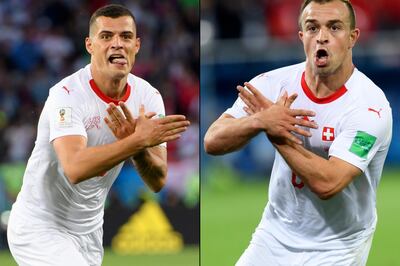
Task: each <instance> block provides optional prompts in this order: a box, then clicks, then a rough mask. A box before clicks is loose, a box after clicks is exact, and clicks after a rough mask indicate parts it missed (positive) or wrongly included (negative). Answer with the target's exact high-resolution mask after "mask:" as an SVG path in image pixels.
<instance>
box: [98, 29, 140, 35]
mask: <svg viewBox="0 0 400 266" xmlns="http://www.w3.org/2000/svg"><path fill="white" fill-rule="evenodd" d="M99 34H114V32H112V31H108V30H102V31H100V32H99ZM120 34H132V35H133V31H123V32H121V33H120Z"/></svg>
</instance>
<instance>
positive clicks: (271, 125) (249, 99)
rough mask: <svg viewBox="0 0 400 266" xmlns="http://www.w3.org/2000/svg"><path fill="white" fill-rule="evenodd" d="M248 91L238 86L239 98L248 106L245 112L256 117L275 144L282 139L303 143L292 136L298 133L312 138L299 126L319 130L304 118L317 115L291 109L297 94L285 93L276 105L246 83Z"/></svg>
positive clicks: (308, 111)
mask: <svg viewBox="0 0 400 266" xmlns="http://www.w3.org/2000/svg"><path fill="white" fill-rule="evenodd" d="M244 85H245V86H246V87H247V88H248V90H249V91H248V90H246V89H245V88H244V87H242V86H237V89H238V91H239V97H240V98H241V99H242V100H243V102H244V103H245V104H246V106H245V107H244V111H245V112H246V113H247V114H248V115H254V117H255V118H256V120H257V121H258V122H259V125H258V126H259V127H260V128H262V129H263V130H264V131H265V132H266V133H267V135H268V137H269V139H270V140H271V141H273V142H280V141H282V139H288V140H290V141H293V142H295V143H298V144H302V141H301V140H300V139H299V138H297V137H296V136H294V135H293V134H291V132H296V133H297V134H299V135H302V136H305V137H310V136H311V133H310V132H309V131H306V130H304V129H302V128H300V127H298V126H303V127H308V128H318V126H317V124H316V123H314V122H310V121H307V120H304V119H302V118H298V117H302V116H315V113H314V112H313V111H310V110H304V109H290V106H291V105H292V103H293V102H294V101H295V100H296V98H297V94H292V95H290V96H288V94H287V92H286V91H285V92H284V93H283V95H282V96H281V97H280V98H279V99H278V101H277V102H276V103H273V102H272V101H270V100H268V99H267V98H266V97H264V95H263V94H261V93H260V92H259V91H258V90H257V89H256V88H255V87H254V86H253V85H251V84H250V83H248V82H245V83H244Z"/></svg>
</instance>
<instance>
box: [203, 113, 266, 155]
mask: <svg viewBox="0 0 400 266" xmlns="http://www.w3.org/2000/svg"><path fill="white" fill-rule="evenodd" d="M259 132H260V128H257V127H256V123H255V121H254V118H253V117H252V116H248V117H243V118H239V119H236V118H232V117H228V116H227V115H225V116H221V118H219V119H218V120H217V121H215V122H214V123H213V124H212V125H211V126H210V128H209V129H208V131H207V133H206V135H205V137H204V149H205V151H206V152H207V153H209V154H212V155H221V154H226V153H229V152H233V151H236V150H238V149H240V148H242V147H243V146H244V145H246V144H247V143H248V142H249V141H250V139H251V138H253V137H254V136H256V135H257V134H258V133H259Z"/></svg>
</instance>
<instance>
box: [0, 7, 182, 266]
mask: <svg viewBox="0 0 400 266" xmlns="http://www.w3.org/2000/svg"><path fill="white" fill-rule="evenodd" d="M139 48H140V39H139V38H138V37H137V35H136V24H135V18H134V16H133V15H132V13H131V12H130V11H129V10H128V9H126V8H125V7H123V6H119V5H109V6H105V7H102V8H100V9H98V10H97V11H96V12H95V13H94V14H93V15H92V17H91V19H90V29H89V37H87V38H86V49H87V51H88V52H89V54H90V55H91V63H90V64H89V65H87V66H86V67H85V68H83V69H81V70H79V71H77V72H76V73H74V74H72V75H71V76H68V77H66V78H65V79H63V80H61V81H60V82H59V83H57V84H56V85H55V86H54V87H52V88H51V89H50V93H49V97H48V99H47V101H46V104H45V106H44V109H43V111H42V114H41V116H40V120H39V126H38V136H37V140H36V143H35V148H34V150H33V152H32V155H31V157H30V159H29V161H28V165H27V169H26V172H25V175H24V179H23V186H22V189H21V192H20V193H19V195H18V198H17V201H16V202H15V204H14V205H13V207H12V211H11V216H10V221H9V227H8V241H9V246H10V250H11V253H12V255H13V256H14V258H15V260H16V261H17V263H18V265H21V266H22V265H30V266H32V265H56V266H58V265H79V266H82V265H83V266H85V265H98V266H99V265H101V262H102V258H103V247H102V240H103V229H102V225H103V214H104V202H105V199H106V196H107V193H108V191H109V189H110V187H111V185H112V183H113V182H114V180H115V178H116V177H117V176H118V173H119V172H120V170H121V168H122V165H123V162H124V160H126V159H129V158H131V159H132V160H133V162H134V164H135V167H136V169H137V170H138V172H139V173H140V175H141V177H142V179H143V180H144V182H145V183H146V184H147V185H148V186H149V187H150V188H151V189H152V190H153V191H156V192H157V191H159V190H160V189H161V188H162V187H163V185H164V184H165V178H166V174H167V153H166V146H165V142H168V141H172V140H175V139H178V138H179V137H180V134H181V133H182V132H184V131H185V130H186V128H187V126H188V125H189V122H188V121H187V120H186V118H185V117H184V116H183V115H169V116H164V112H165V111H164V104H163V101H162V98H161V95H160V93H159V92H158V91H157V90H156V89H155V88H153V87H152V86H151V85H150V84H149V83H148V82H146V81H145V80H143V79H141V78H139V77H136V76H134V75H132V74H130V71H131V70H132V67H133V65H134V63H135V56H136V54H137V53H138V52H139ZM118 105H119V106H120V108H121V110H122V112H123V113H122V112H121V111H120V110H119V109H117V106H118ZM131 112H132V113H131ZM107 116H109V118H107Z"/></svg>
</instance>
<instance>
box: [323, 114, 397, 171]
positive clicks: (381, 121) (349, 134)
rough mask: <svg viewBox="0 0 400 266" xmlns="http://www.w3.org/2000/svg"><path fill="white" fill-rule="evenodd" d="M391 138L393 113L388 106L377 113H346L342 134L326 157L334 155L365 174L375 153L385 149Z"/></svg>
mask: <svg viewBox="0 0 400 266" xmlns="http://www.w3.org/2000/svg"><path fill="white" fill-rule="evenodd" d="M391 136H392V111H391V108H390V107H389V106H387V107H385V108H384V109H382V110H381V111H380V113H379V114H378V113H375V112H371V111H368V108H362V109H358V110H355V111H354V112H353V114H349V115H348V118H347V119H346V121H345V122H344V124H343V129H342V131H341V133H340V134H339V135H338V136H337V137H336V138H335V140H334V141H333V143H332V145H331V147H330V149H329V156H335V157H337V158H340V159H342V160H344V161H346V162H348V163H351V164H352V165H354V166H356V167H358V168H359V169H361V170H362V171H365V169H366V168H367V166H368V165H369V163H370V162H371V160H372V159H373V158H374V156H375V154H376V153H377V152H378V151H380V150H383V149H387V148H388V146H389V144H390V140H391Z"/></svg>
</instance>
